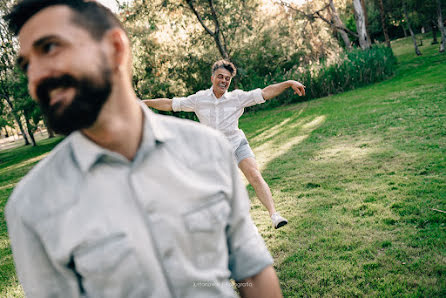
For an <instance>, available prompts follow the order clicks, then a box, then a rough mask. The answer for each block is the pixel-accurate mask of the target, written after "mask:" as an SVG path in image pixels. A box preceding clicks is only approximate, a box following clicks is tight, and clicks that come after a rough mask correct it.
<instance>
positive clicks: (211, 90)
mask: <svg viewBox="0 0 446 298" xmlns="http://www.w3.org/2000/svg"><path fill="white" fill-rule="evenodd" d="M213 88H214V87H213V86H211V88H209V89H208V92H209V94H208V95H211V96H214V98H215V99H222V98H226V96H227V95H228V90H226V91H225V93H223V95H222V96H221V97H220V98H217V96H215V93H214V89H213Z"/></svg>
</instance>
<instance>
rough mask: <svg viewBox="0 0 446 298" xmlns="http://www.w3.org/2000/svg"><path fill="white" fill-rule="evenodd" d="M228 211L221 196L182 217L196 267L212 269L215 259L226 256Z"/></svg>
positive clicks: (227, 206) (226, 204)
mask: <svg viewBox="0 0 446 298" xmlns="http://www.w3.org/2000/svg"><path fill="white" fill-rule="evenodd" d="M230 211H231V208H230V205H229V203H228V202H227V201H226V200H225V199H224V195H223V194H221V195H219V196H217V198H216V199H215V200H212V201H211V202H210V203H208V204H206V205H204V206H202V207H200V208H199V209H197V210H194V211H192V212H188V213H186V214H184V215H183V220H184V223H185V226H186V229H187V231H188V233H189V235H188V236H189V237H190V238H191V240H192V241H191V243H193V245H194V251H193V259H194V261H195V264H196V265H197V266H198V267H200V268H204V267H206V268H207V267H212V266H213V265H214V264H215V262H216V261H217V260H216V258H220V257H222V256H224V255H227V243H226V241H227V240H226V227H227V225H228V218H229V215H230Z"/></svg>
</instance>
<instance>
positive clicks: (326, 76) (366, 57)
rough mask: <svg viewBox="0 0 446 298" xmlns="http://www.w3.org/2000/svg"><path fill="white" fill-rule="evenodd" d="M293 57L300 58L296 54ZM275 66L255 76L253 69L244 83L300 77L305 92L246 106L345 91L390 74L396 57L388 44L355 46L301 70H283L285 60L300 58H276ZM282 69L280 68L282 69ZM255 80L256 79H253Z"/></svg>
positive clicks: (250, 85) (260, 84) (269, 105)
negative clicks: (329, 63)
mask: <svg viewBox="0 0 446 298" xmlns="http://www.w3.org/2000/svg"><path fill="white" fill-rule="evenodd" d="M293 58H294V59H299V56H298V55H296V56H295V57H293ZM278 62H279V63H277V64H276V65H277V68H276V69H275V71H274V72H270V73H269V74H266V75H265V76H263V77H262V76H256V73H257V71H256V69H255V68H254V69H253V70H252V72H253V73H252V75H249V74H248V75H247V76H246V77H247V78H249V80H248V79H246V80H244V81H242V82H243V83H244V85H243V86H244V87H246V88H247V89H252V88H256V86H257V87H263V86H265V85H268V84H270V83H272V82H280V81H283V80H287V79H296V80H299V81H301V82H302V83H303V84H304V85H305V86H306V87H307V88H306V93H307V95H306V96H305V97H303V98H297V97H296V96H289V93H288V94H283V95H281V96H280V97H278V98H277V99H274V100H273V101H270V102H268V103H267V104H264V105H260V106H253V107H251V108H249V109H248V110H259V109H269V108H272V107H276V106H278V105H282V104H289V103H293V102H295V101H296V100H298V101H303V100H310V99H314V98H319V97H323V96H327V95H331V94H337V93H341V92H345V91H348V90H351V89H355V88H358V87H361V86H365V85H368V84H372V83H375V82H379V81H382V80H384V79H386V78H389V77H390V76H392V75H393V74H394V72H395V68H396V58H395V56H394V55H393V52H392V50H391V49H390V48H387V47H384V46H373V47H371V48H370V49H368V50H365V51H363V50H360V49H355V50H353V51H351V52H347V53H344V54H342V55H341V56H340V58H339V59H337V61H335V62H334V63H332V64H331V65H327V64H326V63H325V62H324V61H322V62H321V63H320V64H319V65H316V66H312V67H306V68H304V69H302V70H300V69H295V68H292V69H290V70H286V68H285V67H284V64H285V63H290V64H295V65H298V63H299V61H289V60H288V61H286V62H285V63H284V64H280V60H278ZM281 70H283V71H282V72H281ZM268 75H269V76H268ZM256 80H257V81H256Z"/></svg>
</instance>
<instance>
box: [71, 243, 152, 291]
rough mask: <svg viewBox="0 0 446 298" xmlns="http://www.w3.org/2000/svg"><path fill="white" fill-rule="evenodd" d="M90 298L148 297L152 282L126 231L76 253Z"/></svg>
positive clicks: (80, 272) (78, 266)
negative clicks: (146, 274) (144, 271)
mask: <svg viewBox="0 0 446 298" xmlns="http://www.w3.org/2000/svg"><path fill="white" fill-rule="evenodd" d="M74 262H75V266H76V271H77V272H78V273H79V275H80V276H81V282H82V287H83V288H84V290H85V292H86V294H87V296H88V297H148V296H150V292H151V291H150V289H151V288H153V287H152V286H151V285H150V281H149V279H148V278H146V276H145V274H144V273H143V270H142V268H141V266H140V264H139V262H138V259H137V256H136V254H135V252H134V250H133V248H132V246H131V245H130V243H129V241H128V239H127V238H126V236H125V235H124V234H114V235H111V236H109V237H106V238H103V239H100V240H98V241H95V243H93V244H92V245H89V246H87V247H83V248H81V249H78V250H77V251H75V252H74Z"/></svg>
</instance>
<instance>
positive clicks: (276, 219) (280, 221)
mask: <svg viewBox="0 0 446 298" xmlns="http://www.w3.org/2000/svg"><path fill="white" fill-rule="evenodd" d="M271 221H272V222H273V227H274V228H276V229H278V228H280V227H283V226H284V225H286V224H287V223H288V220H286V219H285V218H283V217H282V216H280V214H279V212H275V213H273V215H271Z"/></svg>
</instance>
